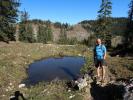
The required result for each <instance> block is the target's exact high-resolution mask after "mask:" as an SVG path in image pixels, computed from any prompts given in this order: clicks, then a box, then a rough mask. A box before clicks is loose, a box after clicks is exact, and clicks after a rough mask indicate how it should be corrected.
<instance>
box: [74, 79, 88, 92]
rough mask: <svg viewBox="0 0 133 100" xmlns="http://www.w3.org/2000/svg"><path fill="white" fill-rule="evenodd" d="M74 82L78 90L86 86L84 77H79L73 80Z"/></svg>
mask: <svg viewBox="0 0 133 100" xmlns="http://www.w3.org/2000/svg"><path fill="white" fill-rule="evenodd" d="M75 84H77V86H78V88H79V90H81V89H82V88H84V87H86V86H87V81H86V78H84V79H83V78H79V79H78V80H77V81H75Z"/></svg>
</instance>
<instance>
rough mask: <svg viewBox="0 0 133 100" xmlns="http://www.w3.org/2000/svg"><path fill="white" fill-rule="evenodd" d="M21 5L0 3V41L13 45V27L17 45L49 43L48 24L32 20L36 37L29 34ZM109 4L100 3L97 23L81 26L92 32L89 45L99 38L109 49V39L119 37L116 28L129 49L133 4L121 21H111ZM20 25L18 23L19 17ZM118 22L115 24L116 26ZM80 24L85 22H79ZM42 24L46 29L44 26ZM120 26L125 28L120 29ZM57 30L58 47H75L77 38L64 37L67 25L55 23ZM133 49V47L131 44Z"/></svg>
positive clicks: (2, 0)
mask: <svg viewBox="0 0 133 100" xmlns="http://www.w3.org/2000/svg"><path fill="white" fill-rule="evenodd" d="M20 5H21V3H20V1H19V0H0V41H5V42H8V41H12V40H15V31H16V26H17V25H19V32H20V36H19V39H18V40H20V41H24V42H43V43H47V42H48V41H52V39H53V35H52V30H51V27H50V25H51V21H49V20H48V21H41V20H36V19H34V20H32V22H34V23H39V25H38V34H37V35H36V34H32V33H33V29H32V25H31V21H29V20H28V19H29V15H28V12H26V11H25V10H24V11H19V10H18V7H19V6H20ZM111 14H112V2H111V0H101V5H100V9H99V11H98V15H97V20H95V21H93V20H90V21H89V23H90V25H91V26H89V25H88V26H87V25H83V27H84V28H85V29H86V30H93V31H94V33H95V34H94V35H93V36H92V35H91V36H90V37H91V38H90V37H88V41H89V42H91V39H92V38H94V39H95V38H102V39H103V40H104V42H105V45H106V46H107V47H111V39H112V36H113V35H114V34H117V33H121V32H118V30H117V31H115V30H116V29H115V27H114V26H115V25H116V26H119V28H120V30H121V29H124V28H125V26H126V28H125V29H124V30H125V32H123V37H125V41H124V42H125V45H131V44H132V43H133V0H131V2H130V4H129V12H128V17H127V18H122V19H121V20H119V19H117V18H112V17H111ZM19 15H21V17H20V19H21V20H20V22H18V19H19V18H18V16H19ZM115 21H117V24H116V23H115ZM81 23H82V24H85V23H87V21H84V22H81ZM43 24H45V26H44V25H43ZM121 25H125V26H124V27H123V28H122V27H121ZM54 26H55V27H56V28H60V29H61V32H60V33H61V34H60V39H59V41H58V42H59V43H61V44H65V43H67V42H70V43H72V44H73V43H76V42H77V40H76V38H73V39H71V40H69V39H68V38H67V35H66V31H67V30H71V29H73V27H71V26H70V25H69V24H67V23H66V24H61V23H60V22H56V23H54ZM112 30H113V31H112ZM132 45H133V44H132Z"/></svg>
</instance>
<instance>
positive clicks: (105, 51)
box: [103, 46, 107, 59]
mask: <svg viewBox="0 0 133 100" xmlns="http://www.w3.org/2000/svg"><path fill="white" fill-rule="evenodd" d="M103 48H104V56H103V59H106V55H107V49H106V47H105V46H103Z"/></svg>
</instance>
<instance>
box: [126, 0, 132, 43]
mask: <svg viewBox="0 0 133 100" xmlns="http://www.w3.org/2000/svg"><path fill="white" fill-rule="evenodd" d="M125 37H126V41H125V42H127V45H131V44H132V42H133V0H131V2H130V4H129V11H128V24H127V32H126V34H125ZM132 45H133V44H132Z"/></svg>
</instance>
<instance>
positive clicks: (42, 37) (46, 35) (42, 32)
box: [38, 25, 53, 43]
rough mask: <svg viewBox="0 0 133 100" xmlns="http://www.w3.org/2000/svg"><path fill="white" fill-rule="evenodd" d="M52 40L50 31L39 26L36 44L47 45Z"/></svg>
mask: <svg viewBox="0 0 133 100" xmlns="http://www.w3.org/2000/svg"><path fill="white" fill-rule="evenodd" d="M52 40H53V35H52V31H51V29H50V28H49V27H44V26H41V25H40V26H39V31H38V42H41V43H47V42H48V41H52Z"/></svg>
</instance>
